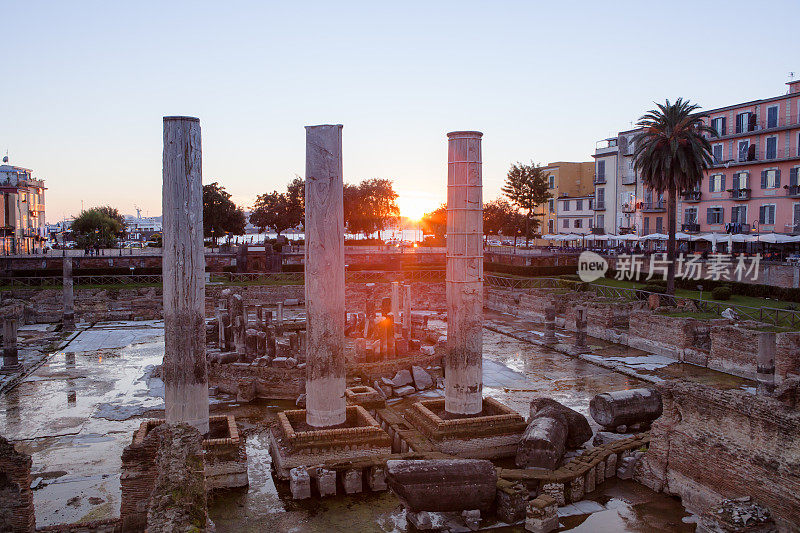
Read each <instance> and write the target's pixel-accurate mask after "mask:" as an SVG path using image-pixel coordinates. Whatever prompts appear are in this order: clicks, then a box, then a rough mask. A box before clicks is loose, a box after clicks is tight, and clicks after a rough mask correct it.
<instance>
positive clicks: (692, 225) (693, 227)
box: [681, 222, 700, 233]
mask: <svg viewBox="0 0 800 533" xmlns="http://www.w3.org/2000/svg"><path fill="white" fill-rule="evenodd" d="M681 231H684V232H686V233H697V232H698V231H700V224H698V223H696V222H689V223H687V224H681Z"/></svg>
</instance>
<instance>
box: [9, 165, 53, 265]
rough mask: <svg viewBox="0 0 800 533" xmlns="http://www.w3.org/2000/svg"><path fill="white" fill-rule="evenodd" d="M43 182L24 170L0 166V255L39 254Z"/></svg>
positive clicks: (43, 233)
mask: <svg viewBox="0 0 800 533" xmlns="http://www.w3.org/2000/svg"><path fill="white" fill-rule="evenodd" d="M45 190H46V188H45V186H44V180H40V179H34V178H33V171H32V170H30V169H28V168H23V167H17V166H14V165H9V164H8V156H5V157H3V164H2V165H0V253H2V254H16V253H40V252H41V251H42V248H43V247H44V244H45V240H46V237H47V227H46V225H45V215H44V191H45Z"/></svg>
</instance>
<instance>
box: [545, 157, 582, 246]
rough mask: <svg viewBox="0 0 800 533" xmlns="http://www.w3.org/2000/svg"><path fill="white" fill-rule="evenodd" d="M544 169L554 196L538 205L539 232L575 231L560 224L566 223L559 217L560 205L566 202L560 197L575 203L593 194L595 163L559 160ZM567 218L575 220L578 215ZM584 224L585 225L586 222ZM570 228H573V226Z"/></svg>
mask: <svg viewBox="0 0 800 533" xmlns="http://www.w3.org/2000/svg"><path fill="white" fill-rule="evenodd" d="M543 170H544V174H545V179H546V180H547V183H548V188H549V190H550V193H551V194H552V195H553V197H552V198H551V199H550V200H549V201H548V202H547V204H544V205H541V206H538V207H537V209H536V211H535V213H536V215H537V217H538V219H539V221H540V222H541V226H540V227H539V232H540V233H542V234H545V233H549V234H555V233H574V232H573V231H565V230H563V229H562V227H561V226H560V224H563V223H564V222H563V221H560V219H559V213H560V207H563V205H564V204H563V203H561V202H559V199H560V198H570V199H571V200H572V201H573V203H574V201H575V200H577V199H579V198H584V197H585V196H587V195H591V194H592V191H593V189H594V185H593V176H594V163H592V162H591V161H584V162H568V161H558V162H555V163H550V164H548V165H547V166H546V167H544V169H543ZM567 218H569V219H570V220H573V219H574V218H576V217H567ZM577 218H580V217H577ZM582 224H583V225H585V224H586V223H582ZM569 229H570V230H571V229H572V228H569ZM535 242H536V244H545V242H544V241H540V240H537V241H535Z"/></svg>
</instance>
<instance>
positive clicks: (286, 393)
mask: <svg viewBox="0 0 800 533" xmlns="http://www.w3.org/2000/svg"><path fill="white" fill-rule="evenodd" d="M305 379H306V372H305V369H304V368H275V367H269V366H255V365H251V364H248V363H225V364H210V365H208V383H209V385H211V386H214V387H219V390H220V391H221V392H225V393H227V394H236V395H237V397H239V398H240V400H241V401H250V400H252V399H254V398H256V397H261V398H272V399H276V400H295V399H297V397H298V396H299V395H300V394H302V393H304V392H305Z"/></svg>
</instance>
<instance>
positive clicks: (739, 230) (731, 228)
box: [725, 222, 750, 235]
mask: <svg viewBox="0 0 800 533" xmlns="http://www.w3.org/2000/svg"><path fill="white" fill-rule="evenodd" d="M725 233H730V234H731V235H738V234H747V233H750V224H743V223H741V222H730V223H728V224H725Z"/></svg>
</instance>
